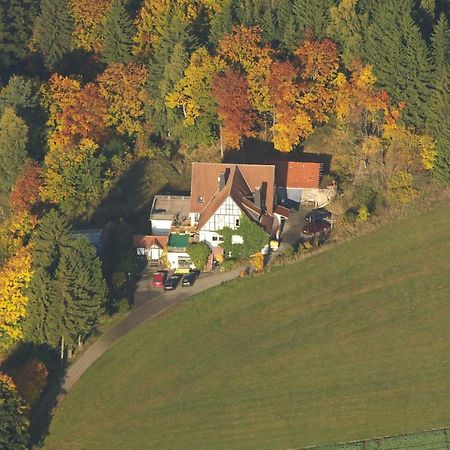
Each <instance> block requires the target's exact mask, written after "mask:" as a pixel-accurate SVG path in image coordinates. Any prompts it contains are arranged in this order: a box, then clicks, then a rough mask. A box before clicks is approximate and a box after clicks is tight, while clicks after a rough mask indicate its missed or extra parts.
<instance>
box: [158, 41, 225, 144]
mask: <svg viewBox="0 0 450 450" xmlns="http://www.w3.org/2000/svg"><path fill="white" fill-rule="evenodd" d="M225 67H226V64H225V62H224V61H223V60H222V59H221V58H220V57H218V56H211V55H210V54H209V53H208V51H207V50H206V49H205V48H203V47H201V48H199V49H198V50H197V51H195V52H194V53H193V54H192V56H191V59H190V63H189V66H188V67H187V68H186V70H185V71H184V76H183V78H181V80H179V81H178V83H177V84H176V85H175V87H174V89H173V91H172V92H171V93H170V94H168V95H167V97H166V103H167V106H169V108H180V109H181V111H182V112H183V117H184V121H183V125H184V127H185V128H193V134H195V135H196V136H197V137H201V138H202V140H203V142H204V143H207V141H208V138H211V137H212V134H213V127H214V125H217V114H216V107H217V105H216V102H215V98H214V95H213V92H212V88H213V79H214V76H215V75H216V74H217V73H219V72H220V71H222V70H224V69H225ZM202 140H200V139H198V141H197V142H202Z"/></svg>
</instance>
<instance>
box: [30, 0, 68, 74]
mask: <svg viewBox="0 0 450 450" xmlns="http://www.w3.org/2000/svg"><path fill="white" fill-rule="evenodd" d="M73 31H74V19H73V16H72V11H71V9H70V4H69V3H68V2H67V0H42V3H41V13H40V14H39V16H38V17H37V19H36V23H35V28H34V38H35V40H36V44H37V46H38V48H39V50H40V51H41V53H42V55H43V56H44V62H45V64H46V66H47V67H48V68H50V69H52V68H54V67H55V66H56V65H57V64H58V62H59V61H61V59H62V57H63V56H64V55H65V54H66V53H67V52H69V51H70V50H71V49H72V35H73Z"/></svg>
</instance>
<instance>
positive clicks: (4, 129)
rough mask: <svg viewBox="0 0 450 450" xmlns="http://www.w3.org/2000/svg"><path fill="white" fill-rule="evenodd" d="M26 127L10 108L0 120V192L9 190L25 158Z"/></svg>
mask: <svg viewBox="0 0 450 450" xmlns="http://www.w3.org/2000/svg"><path fill="white" fill-rule="evenodd" d="M27 144H28V127H27V125H26V123H25V121H24V120H23V119H21V118H20V117H19V116H17V115H16V113H15V112H14V110H13V109H12V108H6V109H5V111H4V112H3V115H2V117H1V119H0V190H2V191H3V192H8V191H9V190H10V189H11V186H12V185H13V183H14V181H15V179H16V178H17V175H18V174H19V171H20V169H21V168H22V166H23V164H24V162H25V159H26V157H27Z"/></svg>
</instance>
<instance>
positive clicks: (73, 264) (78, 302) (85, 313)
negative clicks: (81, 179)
mask: <svg viewBox="0 0 450 450" xmlns="http://www.w3.org/2000/svg"><path fill="white" fill-rule="evenodd" d="M33 268H34V271H35V273H34V275H33V278H32V280H31V283H30V286H29V289H28V298H29V303H28V315H27V319H26V320H25V324H24V329H25V333H26V336H27V338H28V339H29V340H31V341H33V342H37V343H47V344H48V345H50V346H52V347H57V346H59V345H61V349H62V351H61V353H62V354H63V349H64V347H65V346H66V345H68V346H69V348H71V347H73V345H74V344H75V342H76V341H77V340H78V339H82V338H84V337H86V336H87V335H89V334H90V333H91V332H92V330H93V329H94V327H95V325H96V324H97V321H98V319H99V317H100V314H101V312H102V305H103V303H104V301H105V298H106V283H105V281H104V278H103V275H102V270H101V262H100V260H99V259H98V257H97V255H96V251H95V249H94V247H93V246H92V245H91V244H90V243H89V242H88V241H87V240H86V238H84V237H81V236H78V237H73V236H71V235H70V228H69V227H68V225H67V222H66V220H65V219H64V217H62V216H61V215H60V214H59V213H57V212H56V211H55V210H52V211H51V212H50V213H49V214H47V215H46V216H45V217H44V218H43V219H42V221H41V224H40V226H39V227H38V229H37V230H36V232H35V234H34V236H33Z"/></svg>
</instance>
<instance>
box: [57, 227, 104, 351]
mask: <svg viewBox="0 0 450 450" xmlns="http://www.w3.org/2000/svg"><path fill="white" fill-rule="evenodd" d="M55 286H56V294H57V297H58V298H59V304H60V305H58V308H56V309H57V310H58V311H59V312H60V313H61V316H60V320H59V321H60V323H61V325H62V329H61V330H60V333H61V335H64V336H65V340H66V342H67V344H69V345H70V344H72V345H73V344H75V342H76V341H77V340H78V338H79V337H81V338H85V337H86V336H88V335H89V334H90V333H91V332H92V331H93V329H94V328H95V326H96V325H97V323H98V320H99V318H100V315H101V313H102V311H103V304H104V302H105V299H106V283H105V280H104V278H103V275H102V267H101V262H100V260H99V259H98V257H97V254H96V251H95V248H94V247H93V246H92V245H91V244H90V243H89V242H88V241H87V239H86V238H84V237H81V236H79V237H76V238H73V239H72V242H71V244H70V245H69V246H68V247H64V248H63V249H62V252H61V258H60V261H59V265H58V268H57V270H56V278H55Z"/></svg>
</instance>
